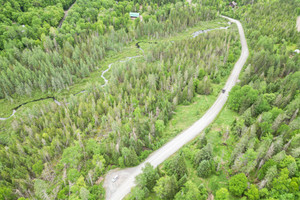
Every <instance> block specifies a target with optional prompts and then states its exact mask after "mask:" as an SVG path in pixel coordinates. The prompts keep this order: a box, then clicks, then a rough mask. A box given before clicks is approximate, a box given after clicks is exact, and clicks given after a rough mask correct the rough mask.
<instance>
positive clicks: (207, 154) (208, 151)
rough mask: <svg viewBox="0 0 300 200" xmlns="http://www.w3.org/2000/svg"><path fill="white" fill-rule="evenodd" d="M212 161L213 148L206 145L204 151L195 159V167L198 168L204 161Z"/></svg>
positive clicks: (199, 152)
mask: <svg viewBox="0 0 300 200" xmlns="http://www.w3.org/2000/svg"><path fill="white" fill-rule="evenodd" d="M211 159H212V148H211V145H210V144H208V145H206V146H205V147H204V148H203V149H201V150H200V151H198V152H197V154H196V155H195V158H194V166H198V165H199V164H200V163H201V162H202V161H204V160H208V161H209V160H211Z"/></svg>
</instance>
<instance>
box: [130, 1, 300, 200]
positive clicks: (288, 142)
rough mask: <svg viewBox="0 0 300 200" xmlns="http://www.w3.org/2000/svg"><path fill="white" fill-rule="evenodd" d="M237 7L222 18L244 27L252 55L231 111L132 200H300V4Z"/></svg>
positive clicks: (143, 179)
mask: <svg viewBox="0 0 300 200" xmlns="http://www.w3.org/2000/svg"><path fill="white" fill-rule="evenodd" d="M238 3H242V6H239V7H238V8H235V9H232V8H231V7H226V8H225V9H224V10H223V11H222V14H224V15H226V16H231V17H233V18H236V19H240V20H241V22H242V23H243V25H244V26H245V29H246V37H247V39H248V45H249V47H250V51H252V52H251V53H250V54H251V56H250V58H249V59H248V62H247V64H246V68H245V70H244V72H243V74H242V76H241V80H240V83H239V84H238V85H237V86H235V87H234V88H233V89H232V91H231V92H230V95H229V100H228V103H227V107H226V108H225V109H224V110H223V111H222V113H221V114H220V116H219V117H218V119H217V120H216V121H215V122H214V123H213V124H212V125H211V126H209V127H208V128H207V129H206V130H205V133H204V135H203V136H201V137H198V138H197V139H196V140H195V141H193V142H192V143H191V144H188V145H187V146H185V147H184V148H183V149H182V150H180V151H179V152H178V153H176V154H175V155H174V156H172V157H171V158H170V159H168V160H167V161H165V162H164V163H163V164H162V165H161V166H159V167H158V168H156V169H154V168H153V167H152V166H151V165H147V166H146V167H145V168H144V169H143V173H142V174H141V175H139V176H137V178H136V183H137V185H138V187H135V188H134V189H133V190H132V192H131V194H130V195H129V196H128V197H127V199H203V200H206V199H207V198H211V197H212V196H213V197H214V198H215V199H218V200H229V199H251V200H258V199H267V200H271V199H272V200H273V199H278V200H288V199H290V200H293V199H299V198H300V192H299V186H300V170H299V168H300V159H299V156H300V153H299V152H300V151H299V150H300V149H299V144H300V140H299V138H300V127H299V125H300V118H299V108H300V96H299V89H300V79H299V77H300V72H299V70H300V56H299V54H297V53H295V52H294V50H295V49H297V48H299V47H300V33H299V32H297V31H296V28H295V21H296V18H297V16H298V15H299V14H300V9H299V8H300V1H272V2H271V3H270V4H267V3H264V2H263V1H261V2H255V3H253V2H251V1H249V2H238ZM195 177H196V178H195Z"/></svg>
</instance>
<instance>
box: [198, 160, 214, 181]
mask: <svg viewBox="0 0 300 200" xmlns="http://www.w3.org/2000/svg"><path fill="white" fill-rule="evenodd" d="M197 172H198V176H200V177H201V178H207V177H209V176H210V174H211V164H210V163H209V161H208V160H203V161H202V162H201V163H200V165H199V167H198V169H197Z"/></svg>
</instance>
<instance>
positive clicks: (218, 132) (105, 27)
mask: <svg viewBox="0 0 300 200" xmlns="http://www.w3.org/2000/svg"><path fill="white" fill-rule="evenodd" d="M236 2H237V3H238V7H236V8H232V7H229V6H228V4H229V1H225V0H224V1H222V0H219V1H209V0H194V1H192V3H191V4H189V3H188V2H185V1H180V0H164V1H156V0H153V1H150V0H147V1H137V0H134V1H118V2H115V1H108V0H89V1H87V0H77V1H76V2H75V1H74V0H53V1H44V0H35V1H32V2H31V1H25V0H9V1H1V0H0V4H1V7H0V16H1V17H0V71H1V73H0V99H1V101H0V104H3V105H2V106H1V107H0V108H1V114H2V112H3V113H5V114H6V113H9V112H10V111H11V110H9V111H7V110H3V111H2V108H3V109H5V108H7V105H17V104H16V103H15V102H19V101H20V100H23V99H25V100H27V99H30V98H32V97H33V96H34V95H36V94H38V95H40V96H43V95H51V94H55V95H57V96H59V95H60V93H67V94H68V93H69V92H68V91H69V89H70V88H71V87H75V88H76V86H77V84H78V82H80V80H82V79H87V80H90V79H88V78H89V77H91V76H93V74H94V73H95V72H97V70H99V66H100V69H101V70H102V69H103V70H104V69H106V68H107V66H108V64H107V63H112V65H111V69H110V71H108V74H106V75H105V76H107V79H109V80H108V83H107V85H106V86H105V87H103V80H100V78H99V80H97V81H94V80H95V79H91V80H93V81H91V82H88V84H86V85H85V86H84V91H86V92H84V93H82V94H80V95H74V94H70V95H68V96H61V105H57V104H55V103H54V102H51V101H49V102H48V101H47V102H45V103H42V102H41V103H39V104H33V105H32V106H29V107H28V108H24V109H23V110H21V111H18V112H17V114H16V115H15V116H13V117H12V118H10V119H8V120H6V121H0V199H4V200H10V199H18V200H26V199H47V200H48V199H104V198H105V190H104V188H103V181H102V178H103V177H105V174H106V173H107V172H108V171H109V170H110V169H114V168H125V167H131V166H136V165H137V164H139V163H141V162H142V161H143V160H144V159H145V158H146V157H147V156H148V155H149V154H150V153H151V152H153V151H155V150H157V149H158V148H160V147H161V146H162V145H163V144H164V143H165V142H166V141H168V140H169V139H170V138H171V137H173V136H175V135H176V134H178V133H180V132H181V131H182V130H183V129H182V127H181V128H176V124H175V123H174V121H173V119H174V118H175V117H181V118H184V117H185V116H177V115H178V108H181V109H185V108H187V107H189V106H193V105H194V104H195V103H197V101H199V99H200V100H204V101H205V100H206V99H207V98H212V99H214V98H216V96H217V95H218V94H219V91H220V89H221V88H222V87H223V84H224V82H225V81H226V79H227V77H228V76H229V74H230V72H231V70H232V67H233V65H234V63H235V62H236V61H237V59H238V57H239V55H240V53H241V51H240V48H241V45H240V40H239V35H238V31H237V28H236V27H235V25H233V24H232V25H230V27H229V29H227V30H215V31H211V32H208V33H205V34H200V35H199V36H197V37H195V38H192V37H191V31H192V30H194V29H193V28H197V30H196V31H198V30H203V29H205V28H204V27H203V26H204V25H203V24H204V23H207V24H208V25H207V26H208V28H211V27H215V28H217V27H222V26H225V24H227V21H225V20H220V18H219V16H218V13H221V14H223V15H226V16H230V17H232V18H235V19H238V20H240V21H241V23H242V24H243V26H244V29H245V34H246V38H247V42H248V46H249V50H250V57H249V59H248V61H247V63H246V65H245V66H244V70H243V73H242V74H241V76H240V82H239V83H238V84H237V86H235V87H234V88H233V89H232V91H231V92H230V94H229V99H228V102H227V104H226V107H225V108H224V109H223V111H222V112H221V113H220V115H219V117H218V119H217V120H216V121H215V122H214V123H213V124H212V125H211V126H209V127H208V128H207V129H206V130H205V131H204V132H205V134H204V136H203V137H199V138H196V139H195V140H194V141H193V142H191V143H189V144H187V145H186V146H184V147H183V148H182V149H181V150H180V151H179V152H178V153H176V154H175V155H173V156H172V157H171V158H169V159H168V160H167V161H165V162H164V163H163V164H161V165H160V166H158V167H157V168H153V167H152V166H151V165H150V164H148V165H146V167H145V168H144V169H143V173H142V174H140V175H139V176H137V178H136V183H137V184H138V187H135V188H133V190H132V192H131V194H129V195H128V197H126V198H127V199H133V200H134V199H135V200H142V199H178V200H179V199H199V200H201V199H207V198H208V197H210V196H214V198H215V199H217V200H221V199H222V200H226V199H251V200H256V199H267V200H273V199H274V200H275V199H276V200H277V199H278V200H289V199H290V200H294V199H299V198H300V192H299V186H300V171H299V167H300V158H299V157H300V153H299V152H300V149H299V144H300V127H299V124H300V117H299V109H300V96H299V89H300V79H299V77H300V72H299V70H300V54H296V53H294V50H295V49H297V48H298V49H300V33H299V32H297V31H296V28H295V23H296V18H297V16H299V15H300V9H299V8H300V1H299V0H285V1H283V0H272V1H269V2H268V3H266V2H265V1H259V0H251V1H250V0H241V1H236ZM70 6H72V7H71V8H70ZM69 8H70V9H69ZM64 12H68V15H67V16H66V18H65V20H64V21H61V20H63V18H64ZM129 12H139V13H140V14H141V16H142V20H141V19H140V18H137V19H135V20H131V19H130V18H129ZM60 22H62V26H61V27H59V23H60ZM137 42H139V44H140V48H142V49H137V48H136V45H135V44H136V43H137ZM128 47H130V48H128ZM133 48H134V49H135V50H130V51H129V53H130V55H127V54H126V53H124V51H128V49H133ZM132 52H134V54H132ZM129 53H128V54H129ZM119 54H120V55H123V54H124V55H126V56H123V57H121V56H119V57H116V58H117V59H115V60H113V55H119ZM131 54H132V55H131ZM128 56H130V57H134V56H137V57H135V58H134V59H126V57H128ZM121 58H122V59H121ZM123 60H124V62H121V61H123ZM104 63H105V66H104ZM35 105H36V106H35ZM211 105H212V104H209V106H211ZM204 111H205V110H203V112H204ZM201 113H202V111H201V112H200V111H197V112H196V116H201ZM170 126H174V127H175V128H176V129H175V131H174V133H172V134H169V132H170V130H169V127H170ZM186 126H188V125H185V128H187V127H186Z"/></svg>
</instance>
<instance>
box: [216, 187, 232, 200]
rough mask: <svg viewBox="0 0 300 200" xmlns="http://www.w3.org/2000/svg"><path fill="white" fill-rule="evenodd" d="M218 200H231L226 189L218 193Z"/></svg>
mask: <svg viewBox="0 0 300 200" xmlns="http://www.w3.org/2000/svg"><path fill="white" fill-rule="evenodd" d="M216 200H229V192H228V190H227V189H226V188H221V189H219V190H218V191H217V192H216Z"/></svg>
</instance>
